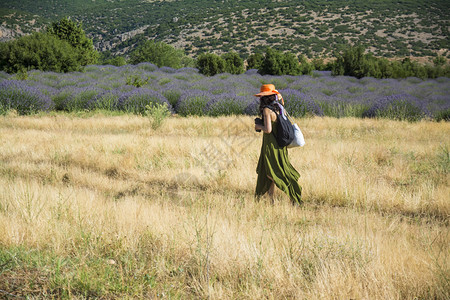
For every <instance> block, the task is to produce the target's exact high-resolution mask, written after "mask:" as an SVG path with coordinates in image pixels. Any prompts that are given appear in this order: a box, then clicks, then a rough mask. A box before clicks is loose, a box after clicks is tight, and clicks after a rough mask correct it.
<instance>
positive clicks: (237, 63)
mask: <svg viewBox="0 0 450 300" xmlns="http://www.w3.org/2000/svg"><path fill="white" fill-rule="evenodd" d="M222 59H223V60H224V61H225V72H228V73H230V74H242V73H244V61H243V60H242V58H241V57H240V56H239V54H237V53H236V52H234V51H232V52H228V53H225V54H223V55H222Z"/></svg>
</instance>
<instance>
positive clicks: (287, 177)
mask: <svg viewBox="0 0 450 300" xmlns="http://www.w3.org/2000/svg"><path fill="white" fill-rule="evenodd" d="M276 134H277V126H276V121H275V122H274V121H272V133H264V134H263V142H262V146H261V154H260V156H259V161H258V166H257V167H256V173H257V174H258V180H257V183H256V191H255V196H257V197H259V196H262V195H264V194H265V193H266V192H267V191H268V190H269V188H270V184H271V183H272V180H270V179H269V178H268V177H267V176H270V178H272V179H273V181H274V182H275V185H276V186H277V187H278V188H279V189H280V190H282V191H283V192H285V193H286V194H287V195H288V196H289V198H290V199H291V201H292V202H293V203H294V204H295V203H297V204H301V203H302V199H301V195H302V187H301V186H300V185H299V183H298V179H299V178H300V174H299V173H298V172H297V170H295V169H294V167H293V166H292V165H291V163H290V162H289V158H288V150H287V147H283V148H280V147H279V146H278V143H277V140H276V139H275V135H276Z"/></svg>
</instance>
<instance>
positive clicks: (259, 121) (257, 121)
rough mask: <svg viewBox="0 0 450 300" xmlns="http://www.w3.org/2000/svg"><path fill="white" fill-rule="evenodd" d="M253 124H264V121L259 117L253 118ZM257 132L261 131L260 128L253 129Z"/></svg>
mask: <svg viewBox="0 0 450 300" xmlns="http://www.w3.org/2000/svg"><path fill="white" fill-rule="evenodd" d="M255 125H261V126H264V121H263V119H261V118H255ZM255 130H256V131H257V132H261V129H255Z"/></svg>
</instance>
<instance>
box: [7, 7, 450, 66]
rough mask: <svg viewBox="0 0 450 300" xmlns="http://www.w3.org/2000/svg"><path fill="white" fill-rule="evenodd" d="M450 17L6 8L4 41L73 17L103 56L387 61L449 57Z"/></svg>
mask: <svg viewBox="0 0 450 300" xmlns="http://www.w3.org/2000/svg"><path fill="white" fill-rule="evenodd" d="M449 15H450V2H448V1H445V0H432V1H426V0H414V1H411V0H403V1H376V2H372V1H370V2H368V1H362V0H355V1H351V2H349V1H342V0H338V1H327V0H306V1H301V2H300V1H294V0H287V1H267V0H265V1H247V0H244V1H237V0H228V1H227V0H224V1H208V0H189V1H176V0H175V1H152V0H95V1H94V0H92V1H91V0H70V1H69V0H53V1H44V0H22V1H19V2H18V1H15V0H3V1H2V3H1V4H0V23H1V26H0V40H2V41H5V40H9V39H12V38H15V37H17V36H20V35H23V34H28V33H30V32H32V31H36V30H42V28H45V26H46V25H48V24H49V23H50V22H52V21H55V20H58V19H60V18H61V17H63V16H70V17H71V18H73V19H76V20H78V21H82V22H83V26H84V29H85V31H86V32H87V33H88V35H89V36H90V37H91V38H92V39H93V41H94V45H95V47H96V48H97V49H98V50H99V51H111V52H112V53H120V54H123V53H127V52H128V51H129V50H130V49H132V48H133V47H135V46H136V44H138V43H139V42H140V41H142V40H145V39H155V40H157V41H165V42H167V43H169V44H172V45H174V46H176V47H179V48H183V49H185V51H186V53H188V54H191V55H196V54H198V53H199V52H206V51H214V52H216V53H219V54H220V53H223V52H228V51H230V50H236V51H238V52H239V53H240V54H241V55H242V56H243V57H246V56H247V55H248V54H250V53H253V52H255V51H258V50H260V49H263V48H264V47H266V46H267V45H270V46H272V47H275V48H277V49H278V50H289V51H293V52H296V53H303V54H306V55H307V56H309V57H313V56H317V55H324V56H327V55H330V54H331V53H332V52H333V51H334V50H337V49H339V48H340V47H342V45H346V44H347V43H362V44H363V45H365V46H366V47H367V48H368V49H369V51H371V52H372V53H374V54H376V55H379V56H385V57H393V56H410V55H411V56H433V55H436V54H440V55H446V56H448V55H449V52H448V49H449V48H450V47H449V28H450V20H449V17H448V16H449Z"/></svg>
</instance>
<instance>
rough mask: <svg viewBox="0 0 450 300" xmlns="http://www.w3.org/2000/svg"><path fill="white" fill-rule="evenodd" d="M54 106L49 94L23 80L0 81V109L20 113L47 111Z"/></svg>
mask: <svg viewBox="0 0 450 300" xmlns="http://www.w3.org/2000/svg"><path fill="white" fill-rule="evenodd" d="M53 106H54V103H53V101H52V100H51V99H50V97H49V96H47V95H44V94H42V93H41V92H40V91H39V90H38V89H37V88H34V87H30V86H28V85H26V84H25V83H24V82H23V81H17V80H5V81H2V82H1V83H0V110H1V111H4V112H5V111H8V110H11V109H14V110H16V111H17V113H19V114H20V115H27V114H32V113H36V112H39V111H48V110H50V109H52V108H53Z"/></svg>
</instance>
